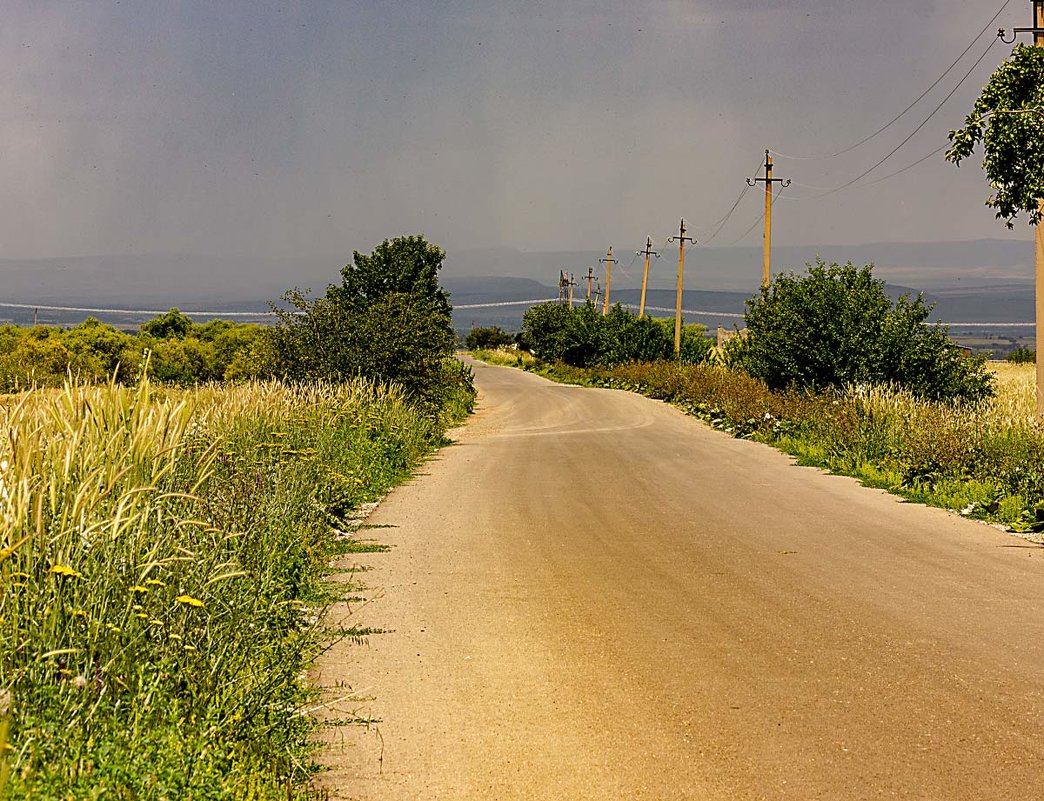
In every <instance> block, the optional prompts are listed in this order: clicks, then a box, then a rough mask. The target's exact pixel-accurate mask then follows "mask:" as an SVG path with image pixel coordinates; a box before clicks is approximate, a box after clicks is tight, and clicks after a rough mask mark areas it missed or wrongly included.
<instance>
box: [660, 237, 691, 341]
mask: <svg viewBox="0 0 1044 801" xmlns="http://www.w3.org/2000/svg"><path fill="white" fill-rule="evenodd" d="M667 241H668V242H675V241H676V242H677V243H678V299H677V301H676V302H675V305H674V355H675V356H681V326H682V319H681V307H682V288H683V287H684V286H685V243H686V242H692V244H694V245H695V244H696V240H695V239H693V238H692V237H690V236H686V235H685V219H684V218H683V219H682V221H681V227H680V228H679V229H678V236H672V237H671V238H670V239H668V240H667Z"/></svg>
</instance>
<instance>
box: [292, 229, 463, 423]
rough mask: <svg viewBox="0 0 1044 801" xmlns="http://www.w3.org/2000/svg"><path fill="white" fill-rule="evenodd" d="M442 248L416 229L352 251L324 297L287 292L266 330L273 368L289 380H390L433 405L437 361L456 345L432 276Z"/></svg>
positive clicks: (439, 374) (438, 391)
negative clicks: (368, 250) (283, 307)
mask: <svg viewBox="0 0 1044 801" xmlns="http://www.w3.org/2000/svg"><path fill="white" fill-rule="evenodd" d="M444 255H445V254H444V253H443V252H442V250H441V249H440V248H438V247H437V246H435V245H432V244H429V243H428V242H425V240H424V238H423V237H421V236H409V237H400V238H398V239H394V240H391V241H388V240H385V241H384V243H382V244H381V245H380V246H379V247H378V248H377V249H376V250H374V252H373V254H372V255H370V256H364V255H362V254H361V253H359V252H358V251H356V253H355V255H354V262H353V264H349V265H348V266H346V267H345V268H344V269H343V270H342V271H341V279H342V280H341V284H340V285H339V286H338V285H331V286H329V287H328V288H327V290H326V294H325V295H324V296H323V297H321V298H315V299H312V298H310V297H308V295H307V294H306V293H304V292H302V291H300V290H296V289H295V290H292V291H290V292H288V293H286V294H285V295H284V296H283V300H284V301H286V302H287V303H289V304H290V306H291V307H292V310H291V311H287V310H280V309H275V312H276V314H277V315H278V317H279V321H280V324H279V325H278V326H277V327H275V328H274V329H273V330H272V332H271V337H272V349H273V351H274V353H275V355H276V360H277V363H278V365H279V371H280V372H282V373H284V374H285V375H286V376H287V377H289V378H294V379H316V378H321V379H326V380H332V381H342V380H345V379H348V378H352V377H355V376H364V377H367V378H374V379H377V380H379V381H394V382H397V383H398V384H400V385H401V386H402V387H403V388H405V390H406V392H407V393H408V394H409V395H410V396H411V397H413V398H414V399H415V400H417V401H419V402H421V403H422V404H424V405H427V406H431V407H433V408H434V407H437V406H438V404H439V399H440V398H441V397H442V394H443V391H444V389H445V387H444V385H443V384H444V378H445V375H446V373H445V371H444V370H443V360H444V359H445V358H446V357H447V356H449V355H450V354H451V353H452V352H453V347H454V345H455V344H456V336H455V335H454V333H453V328H452V326H451V324H450V312H451V308H450V305H449V296H448V295H447V294H446V293H445V292H444V291H443V290H442V289H441V287H439V285H438V280H437V275H438V270H439V268H440V267H441V266H442V259H443V257H444Z"/></svg>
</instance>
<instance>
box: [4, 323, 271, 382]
mask: <svg viewBox="0 0 1044 801" xmlns="http://www.w3.org/2000/svg"><path fill="white" fill-rule="evenodd" d="M265 332H266V329H265V328H264V327H263V326H259V325H249V324H243V323H233V322H229V321H227V320H214V321H211V322H208V323H204V324H202V325H200V324H196V323H193V322H192V321H191V319H189V318H188V317H186V316H185V315H183V314H182V313H181V312H179V311H178V310H177V309H171V310H170V311H169V312H167V313H166V314H163V315H161V316H160V317H157V318H155V319H154V320H150V321H149V322H147V323H145V324H144V325H142V327H141V331H140V332H139V333H138V334H130V333H127V332H125V331H120V330H119V329H117V328H113V327H112V326H111V325H106V324H104V323H101V322H99V321H98V320H96V319H95V318H93V317H89V318H87V319H86V320H84V321H83V322H82V323H81V324H80V325H78V326H76V327H74V328H71V329H68V330H66V329H62V328H57V327H52V326H35V327H33V328H18V327H15V326H11V325H7V326H2V327H0V392H11V391H13V390H17V389H20V388H25V387H28V386H32V385H36V386H58V385H61V384H62V382H63V381H65V379H66V377H67V376H68V375H69V374H71V375H73V376H74V377H76V378H78V379H79V380H81V381H87V382H97V381H107V380H109V379H110V378H113V377H115V379H116V380H117V381H118V382H120V383H128V382H134V381H136V380H137V379H138V378H139V377H140V374H141V368H142V366H143V364H144V363H145V352H146V351H149V352H151V357H150V359H149V365H150V375H151V377H152V378H153V379H155V380H157V381H163V382H165V383H171V384H178V385H181V386H189V385H193V384H199V383H202V382H206V381H220V380H222V379H234V380H243V379H250V378H262V377H268V376H272V375H273V374H274V372H275V368H274V353H273V351H272V348H271V343H270V341H269V337H268V336H267V335H266V333H265Z"/></svg>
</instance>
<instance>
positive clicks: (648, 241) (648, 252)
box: [635, 236, 660, 317]
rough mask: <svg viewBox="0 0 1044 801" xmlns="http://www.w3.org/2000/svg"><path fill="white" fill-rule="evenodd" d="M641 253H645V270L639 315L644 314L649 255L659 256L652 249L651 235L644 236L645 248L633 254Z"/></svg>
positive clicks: (642, 315)
mask: <svg viewBox="0 0 1044 801" xmlns="http://www.w3.org/2000/svg"><path fill="white" fill-rule="evenodd" d="M643 253H644V254H645V272H644V273H642V302H641V303H640V304H639V306H638V316H639V317H644V316H645V289H646V287H648V286H649V257H650V256H655V257H656V258H660V254H659V253H657V252H656V251H655V250H653V249H652V237H651V236H647V237H645V250H639V251H638V252H637V253H635V255H636V256H641V255H642V254H643Z"/></svg>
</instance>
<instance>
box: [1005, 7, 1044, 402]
mask: <svg viewBox="0 0 1044 801" xmlns="http://www.w3.org/2000/svg"><path fill="white" fill-rule="evenodd" d="M1031 3H1032V5H1033V27H1032V28H1014V29H1013V33H1014V34H1015V36H1016V37H1017V36H1018V34H1020V33H1032V34H1033V44H1034V46H1035V47H1044V0H1031ZM997 36H998V37H999V38H1000V39H1001V41H1003V42H1006V43H1008V44H1010V41H1009V40H1008V39H1005V38H1004V29H1003V28H1001V29H1000V30H999V31H997ZM1037 209H1038V210H1039V211H1041V212H1042V213H1044V198H1041V199H1039V200H1038V201H1037ZM1035 240H1036V243H1035V250H1036V259H1035V260H1036V274H1035V284H1036V290H1035V292H1036V302H1035V304H1034V305H1035V311H1036V314H1035V323H1034V327H1035V329H1036V346H1037V416H1038V417H1044V220H1042V221H1041V222H1039V223H1037V226H1036V237H1035Z"/></svg>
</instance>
